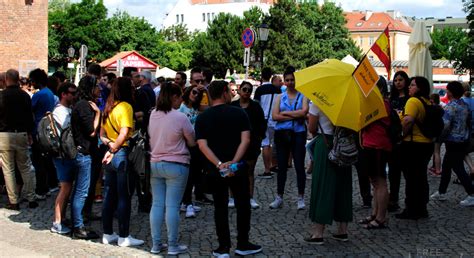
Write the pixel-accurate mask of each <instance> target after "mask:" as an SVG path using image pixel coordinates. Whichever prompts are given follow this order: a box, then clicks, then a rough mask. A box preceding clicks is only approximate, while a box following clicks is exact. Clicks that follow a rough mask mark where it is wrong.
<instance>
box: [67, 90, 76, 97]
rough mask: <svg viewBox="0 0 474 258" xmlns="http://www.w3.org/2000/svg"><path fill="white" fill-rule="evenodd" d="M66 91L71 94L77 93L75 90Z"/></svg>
mask: <svg viewBox="0 0 474 258" xmlns="http://www.w3.org/2000/svg"><path fill="white" fill-rule="evenodd" d="M67 92H68V93H69V94H71V95H73V96H74V95H76V93H77V92H76V91H67Z"/></svg>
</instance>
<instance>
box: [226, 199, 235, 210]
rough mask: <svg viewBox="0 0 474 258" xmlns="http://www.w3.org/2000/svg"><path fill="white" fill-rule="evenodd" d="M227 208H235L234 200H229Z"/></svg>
mask: <svg viewBox="0 0 474 258" xmlns="http://www.w3.org/2000/svg"><path fill="white" fill-rule="evenodd" d="M227 206H228V207H229V208H234V207H235V202H234V198H229V204H228V205H227Z"/></svg>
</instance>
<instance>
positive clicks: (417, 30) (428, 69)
mask: <svg viewBox="0 0 474 258" xmlns="http://www.w3.org/2000/svg"><path fill="white" fill-rule="evenodd" d="M432 43H433V41H432V40H431V37H430V34H429V33H428V31H427V30H426V27H425V23H424V22H422V21H420V20H417V21H416V22H415V24H414V25H413V31H412V32H411V35H410V38H409V39H408V45H409V49H410V55H409V60H408V71H409V73H410V76H423V77H425V78H426V79H428V81H429V82H430V84H431V86H433V64H432V61H431V54H430V50H429V47H430V46H431V44H432Z"/></svg>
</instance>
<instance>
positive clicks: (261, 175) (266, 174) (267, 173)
mask: <svg viewBox="0 0 474 258" xmlns="http://www.w3.org/2000/svg"><path fill="white" fill-rule="evenodd" d="M258 177H259V178H263V179H271V178H272V177H273V173H272V172H264V173H262V174H258Z"/></svg>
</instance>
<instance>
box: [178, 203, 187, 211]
mask: <svg viewBox="0 0 474 258" xmlns="http://www.w3.org/2000/svg"><path fill="white" fill-rule="evenodd" d="M179 211H181V212H186V204H184V203H181V207H179Z"/></svg>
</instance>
